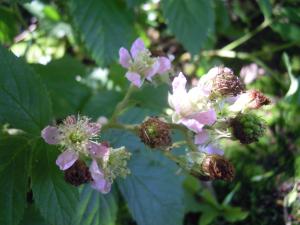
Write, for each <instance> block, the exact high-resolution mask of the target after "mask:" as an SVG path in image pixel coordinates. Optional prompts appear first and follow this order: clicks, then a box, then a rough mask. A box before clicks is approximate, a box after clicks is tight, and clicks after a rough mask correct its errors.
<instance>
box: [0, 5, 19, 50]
mask: <svg viewBox="0 0 300 225" xmlns="http://www.w3.org/2000/svg"><path fill="white" fill-rule="evenodd" d="M17 22H18V21H17V19H16V15H15V13H14V12H13V11H12V10H10V9H8V8H6V7H0V43H2V44H11V43H12V42H13V38H14V37H15V36H16V35H17V33H18V23H17Z"/></svg>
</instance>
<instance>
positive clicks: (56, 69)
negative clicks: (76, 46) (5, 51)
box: [34, 57, 91, 118]
mask: <svg viewBox="0 0 300 225" xmlns="http://www.w3.org/2000/svg"><path fill="white" fill-rule="evenodd" d="M34 69H35V70H36V71H37V72H38V73H39V74H40V75H41V78H42V79H43V80H44V81H45V84H46V85H47V87H48V90H49V93H50V97H51V99H52V102H53V111H54V113H55V116H56V117H58V118H64V117H65V116H67V115H69V114H74V113H75V114H76V113H78V111H79V110H80V109H81V106H82V105H83V104H84V103H85V101H86V100H87V98H88V97H89V96H90V94H91V93H90V90H89V88H88V87H86V86H85V85H83V84H81V83H79V82H78V81H76V77H77V76H84V75H85V67H84V66H83V65H82V64H81V63H80V62H79V61H77V60H75V59H73V58H70V57H64V58H62V59H59V60H56V61H52V62H51V63H49V64H48V65H47V66H43V65H34Z"/></svg>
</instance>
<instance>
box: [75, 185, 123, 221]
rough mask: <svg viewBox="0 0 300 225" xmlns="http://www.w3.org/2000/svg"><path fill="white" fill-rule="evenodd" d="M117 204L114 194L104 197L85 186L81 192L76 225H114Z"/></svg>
mask: <svg viewBox="0 0 300 225" xmlns="http://www.w3.org/2000/svg"><path fill="white" fill-rule="evenodd" d="M116 214H117V202H116V199H115V196H114V193H113V192H111V193H109V194H106V195H103V194H101V193H99V192H98V191H96V190H94V189H92V188H91V187H90V186H89V185H85V186H84V187H83V188H82V189H81V191H80V202H79V204H78V206H77V212H76V216H75V218H74V222H73V223H72V224H74V225H114V224H115V221H116V216H117V215H116Z"/></svg>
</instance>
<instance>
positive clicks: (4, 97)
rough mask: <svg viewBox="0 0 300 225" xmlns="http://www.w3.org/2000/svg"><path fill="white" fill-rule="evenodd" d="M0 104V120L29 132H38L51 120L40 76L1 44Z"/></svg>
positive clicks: (49, 108) (46, 96)
mask: <svg viewBox="0 0 300 225" xmlns="http://www.w3.org/2000/svg"><path fill="white" fill-rule="evenodd" d="M0 105H1V107H0V123H9V124H11V126H13V127H16V128H20V129H23V130H25V131H27V132H29V133H32V134H39V133H40V130H41V129H42V128H43V127H44V126H45V125H46V124H48V122H49V120H50V119H51V106H50V100H49V98H48V94H47V92H46V90H45V87H44V85H43V84H42V82H41V80H40V78H39V77H38V76H37V75H36V74H35V73H34V72H33V71H32V70H31V69H30V67H29V66H28V65H26V64H25V63H24V62H23V61H22V60H20V59H17V57H15V56H14V55H13V54H12V53H10V52H8V50H6V49H5V48H3V47H1V46H0Z"/></svg>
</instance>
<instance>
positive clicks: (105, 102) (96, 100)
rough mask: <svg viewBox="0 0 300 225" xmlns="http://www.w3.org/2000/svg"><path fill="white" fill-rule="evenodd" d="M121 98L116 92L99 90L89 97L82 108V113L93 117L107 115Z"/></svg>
mask: <svg viewBox="0 0 300 225" xmlns="http://www.w3.org/2000/svg"><path fill="white" fill-rule="evenodd" d="M121 98H122V95H121V94H120V93H118V92H115V91H106V90H101V91H99V92H97V94H96V95H94V96H93V97H91V98H90V99H89V101H88V102H87V103H86V105H85V107H84V109H83V114H84V115H88V116H90V117H92V118H94V119H97V118H98V117H99V116H106V117H109V116H110V115H111V114H112V112H113V111H114V109H115V107H116V105H117V104H118V102H119V101H121Z"/></svg>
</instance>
